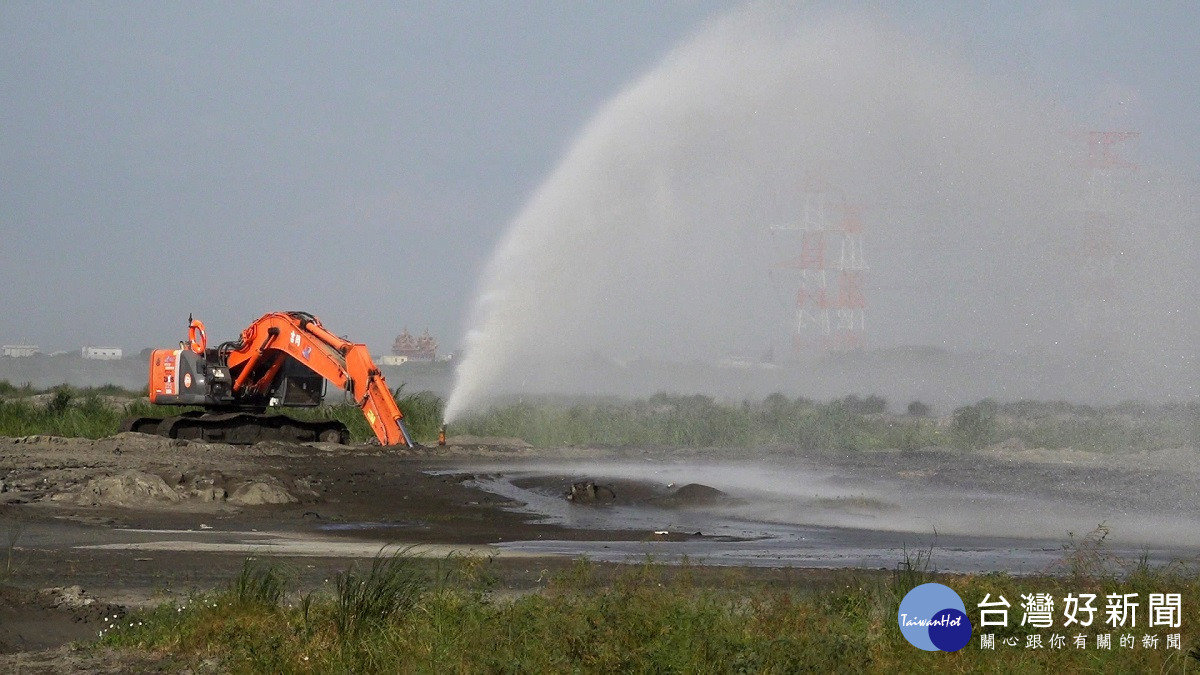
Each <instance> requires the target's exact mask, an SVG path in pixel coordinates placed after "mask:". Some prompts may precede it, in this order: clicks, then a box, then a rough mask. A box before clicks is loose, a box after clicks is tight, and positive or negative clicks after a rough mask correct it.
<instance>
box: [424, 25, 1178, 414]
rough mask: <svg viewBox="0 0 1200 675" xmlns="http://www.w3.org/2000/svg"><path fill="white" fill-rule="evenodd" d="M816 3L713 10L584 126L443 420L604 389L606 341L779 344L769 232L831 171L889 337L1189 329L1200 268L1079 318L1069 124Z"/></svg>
mask: <svg viewBox="0 0 1200 675" xmlns="http://www.w3.org/2000/svg"><path fill="white" fill-rule="evenodd" d="M801 14H802V13H800V12H793V11H791V10H779V9H778V8H766V9H764V8H761V7H758V8H751V9H742V10H738V11H737V12H734V13H733V14H730V15H728V16H725V17H722V18H719V19H717V20H714V21H713V22H711V23H709V24H707V25H706V26H704V27H703V28H702V29H701V30H700V31H699V32H698V33H697V34H696V35H695V36H694V37H693V38H692V39H690V40H689V41H687V42H686V43H685V44H683V45H682V46H680V47H678V48H677V49H676V50H675V51H673V52H672V53H670V54H668V55H667V56H666V57H665V58H664V59H663V60H662V62H661V63H659V64H658V65H657V66H656V67H654V68H653V69H652V70H651V71H650V72H648V73H647V74H645V75H644V76H643V77H641V78H640V79H639V80H637V81H636V82H634V83H633V84H632V85H631V86H629V87H628V88H627V89H626V90H624V91H622V92H621V93H619V94H618V95H617V96H615V97H614V98H613V99H611V100H610V101H609V102H608V103H607V104H606V105H605V106H604V107H603V108H602V109H601V110H600V111H599V112H598V114H597V115H596V116H595V117H594V118H593V119H592V120H591V122H590V123H589V124H588V125H587V126H586V127H585V128H584V129H583V130H582V132H581V133H580V135H579V137H578V138H577V139H576V141H575V142H574V144H573V146H572V147H571V148H570V150H569V151H568V152H567V153H566V155H565V156H564V157H563V159H562V161H561V163H560V165H559V166H558V167H557V169H556V170H555V171H554V172H553V173H552V174H551V175H550V176H549V178H548V179H547V180H546V181H545V182H544V183H543V184H542V185H541V187H540V188H539V189H538V190H537V191H536V193H535V194H534V195H533V196H532V198H531V199H530V200H529V202H528V203H527V204H526V205H525V207H524V208H523V210H522V211H521V212H520V213H519V214H518V215H517V217H516V218H515V219H514V221H513V222H512V224H511V226H510V229H509V230H508V232H507V234H506V235H505V236H504V238H503V240H502V241H501V243H500V245H499V246H498V248H497V250H496V251H495V253H494V255H493V257H492V259H491V261H490V264H489V265H488V267H487V269H486V270H485V272H484V274H483V276H482V278H481V281H480V290H479V293H478V296H477V300H476V304H475V307H474V309H473V313H472V315H471V317H470V318H469V329H468V333H467V338H466V356H465V358H464V360H463V362H462V364H461V366H460V368H459V370H458V373H457V380H456V383H455V386H454V389H453V391H452V393H451V395H450V397H449V400H448V402H447V411H446V414H447V418H448V419H449V420H453V419H454V418H456V417H458V416H459V415H461V414H462V413H463V412H465V411H470V410H473V409H476V408H478V407H479V406H480V405H482V404H483V403H485V402H486V401H488V400H489V398H491V397H493V396H496V395H497V394H499V393H502V392H506V391H513V390H516V389H520V388H521V387H522V386H529V385H530V384H531V383H537V386H538V387H540V388H542V390H547V391H558V392H586V391H588V387H589V383H588V382H587V379H586V374H585V373H584V371H585V370H586V368H580V365H579V364H581V363H585V364H586V363H587V362H588V360H589V359H591V360H593V361H594V360H603V361H604V362H606V363H616V364H620V365H621V366H624V367H625V372H628V373H629V375H630V377H633V376H636V375H637V373H636V372H635V371H636V370H637V367H636V366H634V367H632V368H630V367H629V364H630V363H635V364H636V363H653V362H663V361H674V362H684V361H688V360H692V359H696V360H700V359H703V360H706V361H709V362H713V361H716V360H719V359H721V358H725V357H729V356H741V355H748V354H749V355H754V356H758V355H760V354H762V353H763V352H764V351H766V350H768V349H776V350H777V351H781V350H782V349H783V347H782V345H783V343H784V341H785V340H786V339H787V336H788V335H789V326H788V323H789V322H790V318H789V317H790V314H789V312H790V310H789V309H787V308H789V307H790V306H791V303H792V297H791V295H790V294H791V293H792V291H791V290H789V289H788V288H787V287H786V286H787V285H786V283H781V282H780V281H779V278H778V275H774V274H773V273H772V269H773V268H774V267H776V266H777V265H778V264H779V263H780V262H783V261H784V260H785V259H787V258H789V257H794V256H795V255H796V251H798V248H797V245H796V242H795V241H794V240H788V239H786V238H785V237H786V236H791V235H787V234H786V233H784V232H781V231H780V230H779V229H773V228H778V227H779V226H788V225H794V224H797V223H799V222H800V221H801V219H803V218H804V217H805V214H804V209H805V208H806V205H805V200H806V196H805V193H804V189H805V186H806V185H807V184H811V183H812V182H813V181H820V182H821V183H823V184H825V185H828V186H830V188H829V191H828V194H829V195H831V196H832V199H833V200H834V201H838V200H842V199H845V200H848V201H851V202H856V203H858V204H859V205H861V206H862V207H863V213H864V221H865V223H866V226H867V228H868V229H869V234H870V237H869V239H868V241H869V248H868V250H867V263H868V264H869V266H870V271H869V273H868V276H867V283H868V287H867V291H868V294H869V296H870V298H871V303H872V305H871V314H870V322H871V324H870V329H871V339H872V343H873V346H876V347H889V346H898V345H937V346H940V347H946V348H950V349H999V350H1006V349H1009V350H1011V349H1030V348H1044V349H1047V350H1054V349H1070V348H1072V346H1078V345H1087V344H1092V345H1096V344H1102V345H1103V346H1104V347H1105V348H1106V349H1110V350H1113V351H1129V350H1133V349H1136V348H1139V346H1144V345H1145V341H1146V340H1148V339H1151V338H1153V339H1161V340H1165V341H1167V342H1170V340H1175V341H1176V342H1177V343H1178V342H1186V338H1187V335H1188V334H1189V330H1188V329H1187V327H1189V326H1191V327H1194V326H1195V312H1194V310H1186V313H1187V316H1186V317H1183V316H1182V315H1181V314H1180V313H1179V311H1180V310H1179V309H1178V308H1179V307H1183V306H1185V305H1186V304H1190V303H1183V302H1181V300H1182V298H1183V297H1184V294H1186V293H1191V291H1192V290H1194V289H1192V288H1190V287H1193V286H1195V279H1193V278H1192V277H1194V275H1192V274H1190V273H1187V272H1183V274H1184V277H1185V278H1182V279H1178V278H1177V279H1164V278H1163V277H1162V276H1161V275H1147V274H1145V273H1138V272H1136V271H1134V270H1133V269H1128V270H1126V269H1120V270H1117V271H1115V272H1113V273H1111V274H1110V278H1120V279H1121V280H1122V282H1121V283H1122V287H1123V288H1122V293H1124V297H1122V298H1117V299H1110V300H1111V302H1112V303H1113V304H1115V303H1117V302H1121V303H1124V304H1122V305H1121V306H1120V307H1119V308H1116V309H1117V310H1118V311H1116V312H1115V313H1113V314H1111V316H1121V317H1123V319H1122V321H1120V322H1114V323H1119V324H1120V325H1108V324H1105V323H1104V322H1102V321H1097V320H1096V318H1095V317H1094V316H1092V317H1083V318H1081V315H1080V312H1079V311H1078V307H1079V304H1080V299H1081V298H1084V297H1086V296H1087V294H1088V293H1089V292H1090V291H1089V288H1088V284H1089V283H1090V282H1089V281H1088V280H1087V279H1086V278H1084V275H1083V274H1081V273H1080V271H1079V270H1078V269H1076V267H1077V265H1076V264H1075V263H1074V262H1073V261H1076V260H1078V256H1077V253H1078V248H1079V246H1080V242H1081V241H1083V240H1084V237H1085V236H1086V233H1085V232H1084V230H1085V229H1086V227H1087V222H1086V218H1084V217H1082V216H1081V215H1080V213H1081V209H1080V206H1079V205H1080V203H1081V199H1082V198H1083V197H1082V196H1083V195H1085V194H1086V193H1087V190H1088V188H1089V185H1088V184H1087V181H1088V180H1089V175H1088V173H1087V171H1086V169H1085V167H1086V144H1085V143H1084V142H1082V141H1081V138H1080V136H1079V135H1078V133H1074V134H1073V133H1072V129H1076V131H1077V128H1075V127H1073V126H1072V124H1071V123H1070V122H1069V121H1068V120H1065V119H1061V118H1058V117H1056V115H1055V114H1053V113H1052V112H1051V107H1050V106H1047V105H1043V104H1041V103H1039V102H1038V101H1036V100H1034V99H1033V98H1032V97H1030V96H1026V95H1024V94H1022V93H1021V92H1020V91H1019V90H1018V89H1017V88H1016V87H1014V86H1010V84H1009V83H1005V82H998V81H993V80H990V79H988V78H985V77H983V76H981V75H979V74H978V73H976V72H974V71H973V70H972V69H971V68H970V67H969V66H968V65H967V64H966V63H965V62H964V61H963V60H962V59H960V58H957V57H956V56H954V55H953V54H950V53H947V52H945V51H944V50H942V49H940V48H937V47H935V46H932V45H931V44H929V43H927V42H925V41H922V40H920V39H916V38H913V37H912V36H909V35H907V34H905V33H903V32H902V31H899V30H896V29H893V28H891V27H889V26H888V25H886V23H884V22H883V21H882V20H880V19H877V18H874V17H864V16H858V15H843V14H837V15H831V16H824V17H816V18H814V17H812V16H802V15H801ZM1142 192H1143V193H1144V192H1145V191H1144V190H1143V191H1142ZM1143 201H1145V200H1143ZM1149 201H1150V202H1152V203H1158V204H1161V201H1159V202H1155V201H1154V200H1149ZM1131 208H1132V207H1131ZM1154 219H1156V220H1154V222H1152V223H1151V222H1150V221H1151V220H1152V219H1151V218H1146V219H1143V220H1140V221H1138V222H1139V224H1138V225H1136V226H1134V227H1155V228H1159V229H1158V230H1157V232H1158V234H1156V235H1155V236H1153V237H1140V236H1136V233H1129V232H1126V233H1125V234H1126V235H1128V236H1127V238H1126V239H1123V240H1122V241H1120V242H1117V244H1116V245H1117V246H1126V245H1127V244H1128V243H1129V242H1132V241H1151V242H1158V243H1156V244H1152V245H1154V246H1159V249H1157V250H1154V251H1143V252H1142V254H1141V257H1140V260H1141V261H1142V263H1144V262H1145V260H1146V259H1148V258H1151V257H1155V256H1168V257H1169V256H1176V259H1177V258H1178V256H1179V255H1183V254H1181V253H1179V251H1181V250H1184V249H1187V248H1189V247H1190V245H1182V244H1181V243H1180V242H1181V239H1180V237H1185V238H1186V237H1187V236H1189V235H1184V234H1181V232H1182V229H1183V228H1182V227H1179V228H1178V230H1170V229H1169V228H1166V229H1163V228H1164V226H1163V222H1168V221H1169V220H1170V219H1166V218H1159V217H1158V216H1157V215H1156V216H1154ZM1176 220H1178V219H1176ZM1185 240H1186V239H1185ZM1192 243H1194V242H1192ZM1190 248H1194V247H1190ZM1125 253H1126V251H1125V250H1124V249H1122V250H1121V254H1122V255H1119V256H1113V258H1114V259H1115V260H1116V262H1115V263H1114V264H1118V265H1128V264H1133V263H1131V262H1130V261H1131V260H1134V259H1135V258H1138V256H1132V255H1131V256H1128V257H1123V256H1124V254H1125ZM1189 255H1190V254H1189ZM1158 262H1159V263H1160V264H1158V265H1157V268H1158V269H1160V270H1170V269H1177V270H1187V269H1193V268H1194V260H1185V261H1182V262H1179V263H1178V264H1174V265H1170V264H1161V262H1162V260H1161V258H1160V259H1159V260H1158ZM1139 264H1140V263H1139ZM1165 289H1170V290H1169V291H1166V292H1167V296H1164V295H1163V293H1164V290H1165ZM1164 297H1166V302H1167V304H1168V305H1169V304H1170V303H1176V304H1175V307H1176V309H1175V310H1174V311H1169V310H1168V311H1164ZM1113 310H1114V307H1113V305H1111V304H1110V305H1109V306H1108V311H1113ZM1185 319H1186V320H1185ZM1152 323H1154V324H1155V330H1154V331H1153V335H1152V336H1151V335H1149V334H1145V335H1143V334H1140V333H1139V327H1143V326H1147V325H1150V324H1152ZM1171 344H1174V343H1171ZM1160 349H1162V348H1160ZM1167 349H1168V350H1169V346H1168V348H1167ZM659 386H663V387H664V388H675V389H686V388H688V387H689V385H688V384H686V383H677V385H676V386H674V387H672V386H671V385H669V384H668V385H661V384H660V385H659Z"/></svg>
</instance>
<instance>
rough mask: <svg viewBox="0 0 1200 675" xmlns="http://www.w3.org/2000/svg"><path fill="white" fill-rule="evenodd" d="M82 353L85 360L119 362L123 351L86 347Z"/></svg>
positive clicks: (110, 348) (111, 348)
mask: <svg viewBox="0 0 1200 675" xmlns="http://www.w3.org/2000/svg"><path fill="white" fill-rule="evenodd" d="M80 351H81V353H82V355H83V358H85V359H95V360H97V361H117V360H119V359H120V358H121V350H120V349H116V348H113V347H84V348H83V349H82V350H80Z"/></svg>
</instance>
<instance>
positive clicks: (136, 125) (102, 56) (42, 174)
mask: <svg viewBox="0 0 1200 675" xmlns="http://www.w3.org/2000/svg"><path fill="white" fill-rule="evenodd" d="M983 4H984V3H944V2H931V3H876V4H870V5H866V7H867V8H868V10H869V11H872V12H875V13H877V14H879V15H882V16H884V17H887V20H888V21H891V22H893V23H895V24H897V25H899V26H901V27H902V28H903V29H904V30H908V31H911V32H912V33H914V34H917V35H921V36H924V37H925V39H927V40H932V41H936V42H939V43H942V44H947V45H949V46H950V48H951V49H953V50H954V51H956V52H958V53H960V54H962V55H963V56H964V58H965V59H967V60H968V61H969V62H970V63H972V64H973V65H974V66H975V67H976V68H978V69H979V70H980V72H982V73H987V74H988V76H989V77H1000V78H1003V79H1005V80H1009V81H1013V82H1016V83H1018V84H1019V85H1020V86H1021V87H1022V88H1024V89H1027V90H1029V91H1031V92H1033V94H1034V95H1036V96H1038V97H1040V98H1042V99H1045V100H1048V101H1050V102H1052V103H1053V104H1055V105H1057V106H1061V107H1062V108H1063V109H1064V110H1066V111H1069V112H1070V116H1071V117H1072V118H1073V119H1078V120H1081V121H1082V122H1083V123H1084V124H1088V125H1090V126H1092V127H1093V128H1101V129H1113V128H1132V129H1137V130H1140V131H1141V132H1142V133H1143V137H1142V139H1141V142H1140V143H1139V147H1138V160H1139V161H1140V162H1143V163H1145V164H1150V165H1154V166H1158V167H1164V168H1167V169H1170V170H1173V171H1177V172H1180V173H1182V174H1184V175H1185V176H1188V177H1192V178H1195V177H1197V176H1200V105H1198V100H1197V94H1196V85H1195V83H1196V82H1197V81H1200V44H1198V42H1197V40H1196V39H1195V36H1194V30H1195V27H1196V26H1198V25H1200V3H1193V2H1179V3H1155V4H1153V5H1148V6H1142V5H1139V4H1137V3H1118V2H1112V3H1075V2H1068V3H1053V2H1051V3H1047V2H1029V3H990V5H991V6H989V7H982V6H980V5H983ZM729 7H730V3H720V2H688V3H683V2H675V3H649V2H623V3H601V2H595V3H578V2H569V3H564V2H516V3H495V2H493V3H479V4H476V3H466V2H454V3H433V2H429V3H378V4H375V3H324V4H322V3H311V2H305V3H261V4H250V3H133V2H126V3H48V2H45V3H23V2H5V3H0V85H2V86H3V91H4V95H3V96H2V97H0V284H2V288H3V290H2V291H0V298H2V301H0V342H3V343H12V342H21V341H30V342H34V343H37V344H39V345H41V346H42V348H43V350H44V351H50V350H54V349H67V348H72V347H77V346H80V345H84V344H92V345H97V346H119V347H125V348H127V349H140V348H142V347H145V346H168V345H171V344H173V343H174V342H175V341H177V340H178V339H180V338H182V337H183V334H184V327H185V320H186V318H187V315H188V313H189V312H194V313H195V314H196V315H197V316H199V317H201V318H203V319H204V320H205V321H206V322H207V324H208V326H209V332H210V335H211V336H212V338H213V339H216V340H222V339H228V338H233V337H235V336H236V334H237V332H238V331H239V330H240V329H241V328H242V327H244V326H245V325H246V324H247V323H248V322H249V321H251V320H252V319H254V318H256V317H257V316H259V315H260V314H262V313H264V312H267V311H274V310H289V309H303V310H307V311H311V312H313V313H315V314H317V315H318V316H320V317H321V318H322V319H323V320H324V321H325V323H326V325H327V326H329V327H330V328H331V329H332V330H334V331H335V332H337V333H339V334H345V335H348V336H350V337H351V338H353V339H355V340H359V341H364V342H366V343H367V344H368V345H370V346H371V347H372V349H373V350H374V351H376V352H379V351H383V350H385V349H386V347H387V346H388V345H390V342H391V339H392V337H393V336H394V335H395V334H396V333H397V332H399V330H400V329H401V328H403V327H405V326H407V327H409V328H410V329H412V330H415V331H421V330H423V329H425V328H429V329H430V330H431V331H432V332H433V333H434V334H435V335H436V336H437V337H438V338H439V339H440V340H441V342H442V344H443V346H444V347H445V348H453V347H455V346H458V344H459V343H460V339H461V337H462V332H463V329H464V317H465V314H466V313H467V310H468V308H469V305H470V300H471V296H472V295H473V293H474V291H475V289H476V284H477V282H478V276H479V274H480V271H481V268H482V266H483V265H484V263H485V262H486V261H487V259H488V257H489V256H490V254H491V252H492V250H493V248H494V247H495V245H496V244H497V242H498V240H499V239H500V237H501V235H502V233H503V232H504V231H505V229H506V227H507V225H508V223H509V221H510V220H511V219H512V218H513V217H514V215H515V214H516V213H517V212H518V210H519V209H520V208H521V206H522V205H523V204H524V203H525V202H526V200H527V199H528V198H529V197H530V195H531V194H532V193H533V191H534V190H535V189H536V188H537V186H538V185H539V184H540V183H541V182H542V180H543V179H544V178H545V177H546V176H547V175H548V174H549V173H550V172H551V171H552V170H553V168H554V167H555V165H556V164H557V163H558V161H559V159H560V157H561V154H562V153H563V152H564V151H565V150H566V149H567V148H568V147H570V145H571V143H572V140H573V138H574V137H575V135H576V133H577V132H578V131H579V130H580V129H581V128H582V127H583V126H584V125H585V124H586V123H587V121H588V120H589V119H590V118H591V117H592V115H593V114H595V112H596V111H597V110H598V109H599V108H600V107H601V106H602V105H603V104H604V103H605V101H607V100H608V99H609V98H610V97H611V96H613V95H614V94H616V93H617V92H618V91H620V90H621V89H622V88H623V87H624V86H625V85H627V84H628V83H630V82H631V81H633V80H635V79H636V78H637V77H638V76H639V75H640V74H642V73H644V72H645V71H647V70H649V69H650V68H652V67H653V66H654V65H655V64H656V63H658V61H659V60H660V59H661V58H662V57H663V56H664V55H665V54H666V53H667V52H668V51H669V50H670V49H671V48H672V47H673V46H675V45H677V44H678V43H680V42H681V41H682V40H684V39H685V38H687V37H688V36H689V35H691V34H693V33H695V32H696V31H697V30H698V28H699V27H700V26H701V25H702V24H703V23H704V22H705V21H706V19H708V18H710V17H712V16H714V15H718V14H721V13H723V12H725V11H727V10H728V8H729ZM813 11H814V12H817V11H821V8H820V7H819V6H818V7H815V8H814V10H813ZM847 48H848V49H852V48H853V46H852V45H848V46H847ZM719 95H720V93H719V92H714V96H719Z"/></svg>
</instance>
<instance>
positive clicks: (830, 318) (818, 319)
mask: <svg viewBox="0 0 1200 675" xmlns="http://www.w3.org/2000/svg"><path fill="white" fill-rule="evenodd" d="M800 196H801V200H802V201H801V214H800V219H799V221H798V222H796V223H791V224H787V225H782V226H777V227H772V228H771V230H772V233H782V234H783V235H784V236H785V239H784V241H782V242H779V244H778V245H779V247H780V249H781V250H783V251H790V252H792V253H795V251H796V246H797V244H798V245H799V254H798V255H788V256H787V257H786V258H785V259H784V260H783V261H781V262H780V263H778V264H776V265H775V269H776V270H780V271H782V274H781V275H780V276H781V277H782V278H783V279H784V280H785V282H786V283H787V284H788V286H789V287H790V289H791V291H790V292H791V293H792V294H793V297H794V299H795V315H794V320H793V339H792V342H793V345H794V347H795V348H796V350H797V351H798V352H802V353H808V352H812V351H821V350H829V349H852V348H856V347H859V346H861V345H862V343H863V332H864V330H865V326H866V320H865V310H866V304H867V303H866V294H865V292H864V290H863V273H864V272H865V271H866V269H867V265H866V262H865V259H864V255H863V236H862V232H863V228H862V218H861V211H860V209H858V208H855V207H852V206H850V205H848V204H846V201H845V199H844V197H842V196H841V195H840V193H839V192H837V191H834V190H831V189H830V188H829V185H828V184H827V182H826V181H825V180H824V179H822V178H819V177H817V176H814V175H810V176H808V177H807V178H806V179H805V181H804V184H803V185H802V186H801V195H800ZM830 272H835V273H836V276H835V277H834V279H833V283H832V284H831V283H830V281H831V280H830ZM772 276H774V274H773V275H772Z"/></svg>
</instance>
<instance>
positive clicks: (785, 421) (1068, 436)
mask: <svg viewBox="0 0 1200 675" xmlns="http://www.w3.org/2000/svg"><path fill="white" fill-rule="evenodd" d="M395 394H396V401H397V403H399V405H400V409H401V410H402V411H404V414H405V420H406V422H407V424H408V426H409V429H410V431H411V432H412V433H413V436H414V437H415V438H416V439H417V440H418V441H419V442H422V443H432V442H433V441H434V440H435V439H436V438H437V433H438V427H439V426H440V424H441V420H442V419H443V401H442V400H441V399H440V398H439V397H438V396H436V395H435V394H433V393H430V392H427V391H425V392H417V393H414V394H404V392H403V387H401V388H400V389H397V390H396V392H395ZM143 397H144V392H134V391H128V390H124V389H121V388H119V387H112V386H106V387H97V388H87V389H78V388H72V387H68V386H65V385H63V386H59V387H55V388H53V389H48V390H36V389H34V388H33V387H31V386H29V385H28V384H26V385H23V386H14V385H12V384H10V383H8V382H4V381H0V436H27V435H32V434H54V435H61V436H82V437H88V438H100V437H103V436H107V435H111V434H113V433H116V431H117V429H118V428H119V425H120V422H121V419H123V418H124V417H126V416H133V415H158V416H167V415H172V414H178V412H179V411H181V410H184V409H183V408H174V407H171V406H153V405H150V404H149V403H148V402H146V400H145V399H144V398H143ZM904 409H905V412H904V413H903V414H894V413H891V412H889V405H888V401H887V400H886V399H884V398H882V397H879V396H873V395H872V396H865V397H860V396H846V397H843V398H839V399H835V400H832V401H823V402H822V401H814V400H811V399H807V398H789V397H787V396H784V395H783V394H772V395H770V396H768V397H766V398H765V399H762V400H761V401H743V402H741V403H721V402H717V401H716V400H714V399H713V398H711V397H708V396H702V395H691V396H683V395H673V394H656V395H654V396H651V397H649V398H644V399H633V400H626V399H609V398H605V399H595V400H592V399H586V398H584V399H579V398H576V399H573V400H571V401H569V402H559V401H556V400H554V399H551V398H543V399H539V400H536V401H516V402H509V403H505V404H501V405H498V406H496V407H493V408H491V409H489V410H487V411H485V412H482V413H478V414H475V415H473V416H470V417H467V418H465V419H462V420H459V421H457V422H456V423H455V424H454V426H453V427H452V428H451V429H450V430H449V431H450V434H451V435H458V434H471V435H476V436H502V437H513V438H520V439H523V440H525V441H527V442H529V443H531V444H533V445H534V446H537V447H561V446H572V445H574V446H587V445H590V446H666V447H756V446H768V445H774V446H786V447H796V448H799V449H803V450H883V449H899V450H917V449H921V448H927V447H945V448H960V449H971V448H980V447H986V446H988V445H992V444H995V443H999V442H1002V441H1006V440H1008V439H1018V440H1019V441H1020V442H1021V443H1022V444H1024V445H1025V446H1026V447H1031V448H1052V449H1057V448H1075V449H1079V450H1091V451H1099V452H1124V451H1145V450H1156V449H1161V448H1171V447H1184V446H1190V447H1198V446H1200V401H1192V402H1188V403H1179V404H1156V405H1147V404H1140V403H1125V404H1121V405H1117V406H1105V407H1093V406H1087V405H1078V404H1072V403H1066V402H1063V401H1050V402H1041V401H1018V402H1014V403H998V402H996V401H992V400H984V401H980V402H979V403H976V404H974V405H969V406H963V407H960V408H957V409H955V410H953V411H952V412H951V414H949V415H946V416H943V417H934V416H933V411H932V410H931V409H930V407H929V406H927V405H925V404H924V403H922V402H921V401H911V402H909V403H908V404H907V405H906V406H905V408H904ZM287 413H288V414H289V415H292V416H295V417H302V418H326V419H327V418H331V417H332V418H336V419H338V420H340V421H342V423H344V424H345V425H346V426H347V427H348V428H349V429H350V432H351V436H352V438H353V439H354V440H356V441H365V440H367V439H369V438H372V437H373V434H372V433H371V430H370V428H369V427H368V425H367V423H366V420H365V419H364V418H363V415H362V412H361V411H360V410H359V409H358V408H356V407H355V406H352V405H349V404H340V405H332V406H322V407H320V408H314V409H295V408H292V409H288V410H287Z"/></svg>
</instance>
